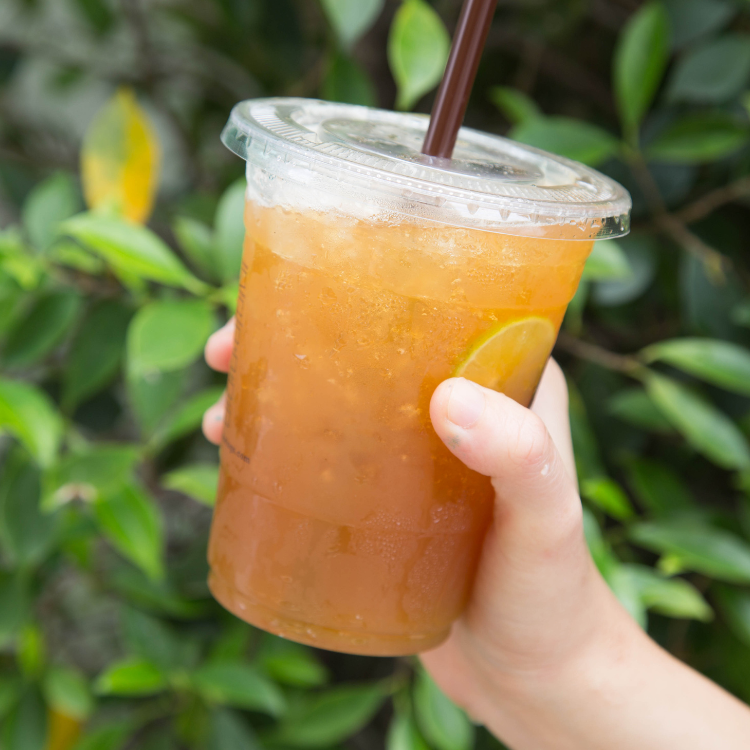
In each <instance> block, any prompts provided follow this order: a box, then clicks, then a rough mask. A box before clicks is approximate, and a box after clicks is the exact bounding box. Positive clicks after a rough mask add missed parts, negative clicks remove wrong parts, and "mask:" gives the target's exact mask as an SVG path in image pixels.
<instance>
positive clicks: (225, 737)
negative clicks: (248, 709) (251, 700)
mask: <svg viewBox="0 0 750 750" xmlns="http://www.w3.org/2000/svg"><path fill="white" fill-rule="evenodd" d="M206 750H262V748H261V745H260V743H259V742H258V739H257V737H256V736H255V733H254V732H253V730H252V729H251V728H250V726H249V725H248V724H247V722H246V721H245V720H244V718H243V717H242V716H240V714H238V713H237V712H236V711H230V710H228V709H226V708H218V709H214V710H213V711H212V712H211V720H210V724H209V730H208V741H207V743H206Z"/></svg>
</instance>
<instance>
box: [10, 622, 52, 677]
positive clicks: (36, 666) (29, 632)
mask: <svg viewBox="0 0 750 750" xmlns="http://www.w3.org/2000/svg"><path fill="white" fill-rule="evenodd" d="M16 658H17V659H18V666H19V667H20V668H21V674H23V675H24V677H26V678H27V679H30V680H37V679H38V678H39V677H40V676H41V674H42V670H43V669H44V665H45V662H46V660H47V644H46V642H45V639H44V634H43V633H42V631H41V629H40V628H39V626H38V625H36V624H34V623H28V624H27V625H26V626H25V627H24V628H22V630H21V633H20V635H19V637H18V642H17V645H16Z"/></svg>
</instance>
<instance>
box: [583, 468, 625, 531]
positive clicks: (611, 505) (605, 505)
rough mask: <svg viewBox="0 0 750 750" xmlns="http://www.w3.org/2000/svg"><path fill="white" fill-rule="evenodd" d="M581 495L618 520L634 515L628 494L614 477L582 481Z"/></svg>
mask: <svg viewBox="0 0 750 750" xmlns="http://www.w3.org/2000/svg"><path fill="white" fill-rule="evenodd" d="M581 495H582V496H583V497H584V498H586V500H588V501H589V502H591V503H593V504H594V505H596V506H597V507H598V508H601V509H602V510H603V511H604V512H605V513H607V514H609V515H610V516H612V518H616V519H617V520H618V521H626V520H628V519H629V518H632V517H633V515H634V514H633V506H632V505H631V504H630V500H628V496H627V495H626V494H625V492H624V491H623V489H622V487H620V485H619V484H617V482H615V481H614V480H613V479H607V478H606V477H597V478H595V479H585V480H583V482H581Z"/></svg>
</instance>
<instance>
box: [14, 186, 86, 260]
mask: <svg viewBox="0 0 750 750" xmlns="http://www.w3.org/2000/svg"><path fill="white" fill-rule="evenodd" d="M80 210H81V196H80V193H79V191H78V186H77V185H76V183H75V180H74V179H73V178H72V177H71V176H70V175H67V174H65V173H63V172H59V173H57V174H55V175H52V177H48V178H47V179H46V180H44V182H40V183H39V184H38V185H37V186H36V187H35V188H34V189H33V190H32V191H31V193H29V197H28V198H27V199H26V201H25V202H24V204H23V225H24V228H25V229H26V234H27V235H28V237H29V240H30V242H31V244H32V245H33V246H34V247H35V248H36V249H37V250H46V249H47V248H48V247H49V246H50V245H51V244H52V243H53V242H54V241H55V239H56V237H57V232H58V225H59V224H60V223H61V222H62V221H65V219H69V218H70V217H71V216H73V215H74V214H76V213H78V212H79V211H80Z"/></svg>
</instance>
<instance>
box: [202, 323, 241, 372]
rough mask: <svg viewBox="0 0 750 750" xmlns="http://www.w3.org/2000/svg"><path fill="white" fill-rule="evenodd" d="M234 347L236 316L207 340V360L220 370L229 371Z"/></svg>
mask: <svg viewBox="0 0 750 750" xmlns="http://www.w3.org/2000/svg"><path fill="white" fill-rule="evenodd" d="M233 347H234V318H231V319H230V320H229V322H228V323H227V324H226V325H225V326H223V327H222V328H219V330H218V331H216V333H214V334H212V335H211V336H210V337H209V339H208V341H207V342H206V362H208V366H209V367H211V368H213V369H214V370H218V371H219V372H228V371H229V363H230V361H231V359H232V349H233Z"/></svg>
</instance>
